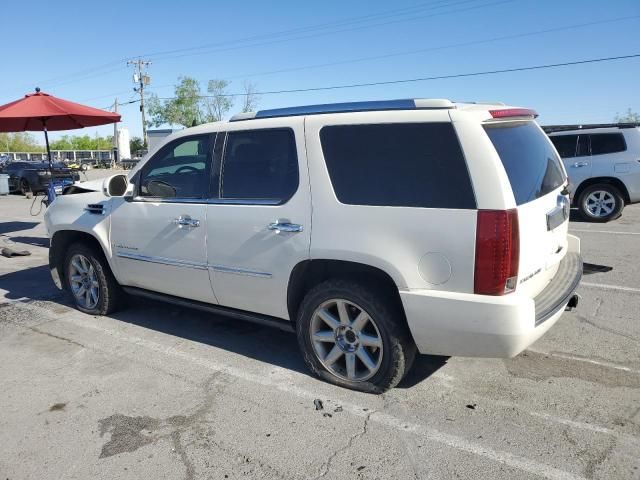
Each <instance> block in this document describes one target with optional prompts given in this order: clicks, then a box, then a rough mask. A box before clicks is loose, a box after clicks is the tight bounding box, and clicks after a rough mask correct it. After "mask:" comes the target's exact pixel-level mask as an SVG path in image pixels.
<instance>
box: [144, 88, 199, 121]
mask: <svg viewBox="0 0 640 480" xmlns="http://www.w3.org/2000/svg"><path fill="white" fill-rule="evenodd" d="M178 81H179V83H178V85H176V86H175V89H174V97H173V98H171V99H168V100H165V101H161V100H160V99H159V98H158V96H157V95H151V96H150V97H149V101H148V111H149V116H150V118H151V120H150V121H149V125H150V126H153V127H159V126H160V125H164V124H169V125H182V126H183V127H191V126H192V125H193V124H194V123H196V124H197V123H201V122H202V120H203V112H202V101H201V98H200V84H199V83H198V81H197V80H196V79H195V78H191V77H178Z"/></svg>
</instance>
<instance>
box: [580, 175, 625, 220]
mask: <svg viewBox="0 0 640 480" xmlns="http://www.w3.org/2000/svg"><path fill="white" fill-rule="evenodd" d="M623 208H624V198H623V197H622V194H621V193H620V191H619V190H618V189H617V188H616V187H614V186H613V185H610V184H608V183H600V184H597V185H590V186H588V187H587V188H585V189H584V190H583V191H582V193H581V194H580V198H579V199H578V209H579V210H580V214H581V215H582V217H583V218H584V219H585V220H588V221H591V222H602V223H604V222H608V221H610V220H615V219H616V218H618V217H619V216H620V215H622V209H623Z"/></svg>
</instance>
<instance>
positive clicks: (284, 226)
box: [268, 222, 303, 233]
mask: <svg viewBox="0 0 640 480" xmlns="http://www.w3.org/2000/svg"><path fill="white" fill-rule="evenodd" d="M268 228H269V230H275V231H276V233H280V232H291V233H298V232H301V231H302V230H303V228H302V225H298V224H297V223H287V222H282V223H281V222H273V223H270V224H269V226H268Z"/></svg>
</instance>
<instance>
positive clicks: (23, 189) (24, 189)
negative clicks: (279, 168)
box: [20, 178, 31, 196]
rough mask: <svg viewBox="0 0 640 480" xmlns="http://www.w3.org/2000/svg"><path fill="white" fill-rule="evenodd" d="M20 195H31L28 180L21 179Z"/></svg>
mask: <svg viewBox="0 0 640 480" xmlns="http://www.w3.org/2000/svg"><path fill="white" fill-rule="evenodd" d="M20 193H22V195H25V196H26V195H27V194H29V193H31V185H30V184H29V181H28V180H27V179H26V178H21V179H20Z"/></svg>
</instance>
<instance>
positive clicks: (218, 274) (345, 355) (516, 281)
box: [45, 99, 582, 392]
mask: <svg viewBox="0 0 640 480" xmlns="http://www.w3.org/2000/svg"><path fill="white" fill-rule="evenodd" d="M535 116H536V114H535V112H533V111H532V110H528V109H522V108H513V107H507V106H504V105H502V104H496V105H481V104H456V103H452V102H450V101H448V100H437V99H436V100H424V99H421V100H396V101H388V102H356V103H347V104H330V105H317V106H311V107H296V108H285V109H277V110H265V111H260V112H257V113H249V114H241V115H239V116H236V117H234V118H233V119H232V120H231V121H229V122H218V123H211V124H206V125H201V126H198V127H194V128H189V129H186V130H183V131H180V132H178V133H175V134H173V135H171V136H170V137H168V138H167V139H166V140H165V142H164V144H163V145H161V146H159V147H158V148H157V149H156V150H155V151H152V152H151V153H150V154H149V155H148V156H147V157H146V159H145V160H143V161H141V162H140V164H138V165H137V166H136V167H135V169H134V170H132V171H131V173H130V174H129V175H128V177H127V176H124V175H116V176H114V177H111V178H108V179H106V180H104V182H93V183H84V184H80V185H75V186H73V187H70V188H67V189H66V191H65V194H64V195H63V196H60V197H58V198H57V199H56V200H55V201H54V202H53V204H52V205H51V207H50V208H49V209H48V211H47V212H46V215H45V220H46V225H47V228H48V232H49V235H50V238H51V249H50V268H51V272H52V276H53V279H54V281H55V283H56V285H58V287H60V288H64V289H66V290H68V291H69V292H70V293H71V294H72V296H73V299H74V301H75V303H76V305H77V307H78V308H79V309H80V310H82V311H84V312H87V313H91V314H103V315H104V314H109V313H110V312H112V311H114V309H116V308H117V307H118V306H119V305H120V302H121V300H122V299H123V294H124V293H127V294H130V295H141V296H145V297H150V298H155V299H160V300H165V301H168V302H173V303H175V304H178V305H183V306H192V307H196V308H200V309H204V310H207V311H210V312H215V313H224V314H226V315H229V316H231V317H232V318H235V319H238V320H249V321H255V322H258V323H262V324H268V325H272V326H276V327H279V328H283V329H286V330H291V331H295V332H296V333H297V337H298V342H299V345H300V348H301V350H302V352H303V355H304V359H305V361H306V363H307V365H308V366H309V368H310V369H311V370H312V371H313V372H314V373H315V374H317V375H318V376H320V377H321V378H323V379H325V380H327V381H330V382H333V383H335V384H338V385H342V386H345V387H348V388H353V389H357V390H361V391H366V392H382V391H385V390H386V389H388V388H391V387H393V386H394V385H396V384H397V383H398V382H399V381H400V380H401V379H402V377H403V376H404V375H405V373H406V372H407V370H408V369H409V368H410V366H411V363H412V361H413V358H414V356H415V353H416V351H418V352H420V353H425V354H437V355H466V356H484V357H510V356H514V355H516V354H518V353H519V352H521V351H522V350H523V349H525V348H526V347H527V346H529V345H530V344H531V343H533V342H534V341H535V340H536V339H538V338H539V337H540V336H541V335H542V334H544V333H545V332H546V331H547V330H548V329H549V328H550V327H551V326H552V325H553V324H554V323H555V322H556V321H557V320H558V318H559V317H560V316H561V315H562V312H563V311H564V310H565V308H567V307H568V308H571V307H573V306H575V305H576V303H577V296H576V295H575V294H574V292H575V289H576V287H577V285H578V283H579V281H580V278H581V276H582V261H581V258H580V254H579V251H580V245H579V240H578V239H577V238H576V237H573V236H571V235H568V234H567V229H568V216H569V208H568V207H569V203H568V197H567V195H566V193H567V192H566V187H567V178H566V174H565V171H564V168H563V166H562V162H561V161H560V159H559V157H558V155H557V153H556V150H555V149H554V147H553V145H552V144H551V142H550V141H549V139H548V137H547V136H546V135H545V134H544V132H543V131H542V130H541V129H540V127H539V126H538V125H537V124H536V123H535V121H534V118H535ZM274 347H275V346H274Z"/></svg>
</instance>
